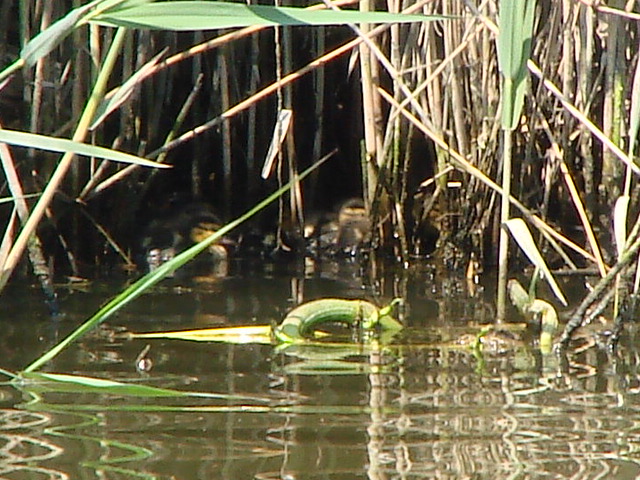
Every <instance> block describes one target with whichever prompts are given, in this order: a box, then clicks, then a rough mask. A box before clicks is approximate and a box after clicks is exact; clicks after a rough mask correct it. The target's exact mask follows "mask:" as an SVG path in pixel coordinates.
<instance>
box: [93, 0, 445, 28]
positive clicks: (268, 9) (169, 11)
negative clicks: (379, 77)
mask: <svg viewBox="0 0 640 480" xmlns="http://www.w3.org/2000/svg"><path fill="white" fill-rule="evenodd" d="M438 18H443V17H439V16H425V15H404V14H392V13H386V12H365V13H363V12H356V11H332V10H316V11H310V10H306V9H303V8H295V7H272V6H269V5H246V4H244V3H230V2H218V1H215V2H211V1H182V2H155V3H149V4H145V5H139V6H136V7H133V8H127V9H120V10H119V11H117V12H112V11H110V12H105V13H103V14H100V15H96V16H94V17H93V18H92V19H91V21H92V22H94V23H97V24H99V25H104V26H110V27H128V28H138V29H157V30H176V31H180V30H212V29H219V28H233V27H246V26H250V25H252V26H270V25H342V24H347V23H392V22H398V23H400V22H423V21H426V20H434V19H438Z"/></svg>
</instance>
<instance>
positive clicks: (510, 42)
mask: <svg viewBox="0 0 640 480" xmlns="http://www.w3.org/2000/svg"><path fill="white" fill-rule="evenodd" d="M535 8H536V2H535V0H502V1H500V5H499V13H498V27H499V28H500V32H499V33H498V64H499V68H500V72H501V73H502V75H503V80H504V83H503V98H502V128H504V129H506V130H513V129H514V128H515V127H516V125H517V124H518V120H519V119H520V112H521V111H522V105H523V103H524V94H525V91H526V84H527V78H528V70H527V61H528V60H529V56H530V55H531V43H532V35H533V20H534V13H535Z"/></svg>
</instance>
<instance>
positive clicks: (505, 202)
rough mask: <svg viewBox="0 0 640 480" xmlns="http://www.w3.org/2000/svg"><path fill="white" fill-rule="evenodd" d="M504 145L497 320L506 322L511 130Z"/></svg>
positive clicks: (507, 131) (504, 137) (504, 135)
mask: <svg viewBox="0 0 640 480" xmlns="http://www.w3.org/2000/svg"><path fill="white" fill-rule="evenodd" d="M502 132H503V139H502V140H503V145H502V147H503V148H502V196H501V202H500V239H499V244H498V296H497V300H496V320H497V321H498V322H501V321H504V319H505V315H506V309H507V279H508V274H509V264H508V260H509V234H508V232H507V230H506V228H505V225H506V222H507V221H508V220H509V196H510V195H511V140H512V139H511V136H512V135H513V133H512V131H511V130H507V129H504V130H503V131H502Z"/></svg>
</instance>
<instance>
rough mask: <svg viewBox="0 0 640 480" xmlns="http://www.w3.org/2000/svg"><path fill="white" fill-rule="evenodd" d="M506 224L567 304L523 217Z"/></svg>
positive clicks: (558, 295)
mask: <svg viewBox="0 0 640 480" xmlns="http://www.w3.org/2000/svg"><path fill="white" fill-rule="evenodd" d="M506 226H507V228H508V229H509V231H510V232H511V235H512V236H513V238H514V239H515V240H516V242H517V243H518V245H519V246H520V248H521V249H522V251H523V252H524V253H525V255H526V256H527V258H529V260H530V261H531V263H532V264H533V265H534V266H536V267H537V268H539V269H540V271H541V272H542V274H543V276H544V278H545V280H546V281H547V282H548V283H549V286H550V287H551V290H553V293H554V294H555V296H556V297H557V298H558V300H560V301H561V302H562V304H563V305H567V300H566V298H565V296H564V294H563V293H562V290H561V289H560V286H559V285H558V284H557V282H556V280H555V278H553V275H552V274H551V271H550V270H549V267H548V266H547V263H546V262H545V261H544V258H543V257H542V254H541V253H540V250H538V247H537V246H536V244H535V242H534V241H533V237H532V236H531V232H530V231H529V227H527V224H526V223H524V221H523V220H522V219H521V218H512V219H509V221H507V222H506Z"/></svg>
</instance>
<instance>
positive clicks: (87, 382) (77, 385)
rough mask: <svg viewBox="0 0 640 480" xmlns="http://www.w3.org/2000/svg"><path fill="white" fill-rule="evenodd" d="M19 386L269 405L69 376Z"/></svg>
mask: <svg viewBox="0 0 640 480" xmlns="http://www.w3.org/2000/svg"><path fill="white" fill-rule="evenodd" d="M15 382H16V385H17V386H18V387H19V388H22V389H24V390H25V391H28V392H32V393H46V392H58V393H97V394H102V395H117V396H133V397H146V398H160V397H184V398H186V397H189V398H193V397H196V398H209V399H219V400H225V401H227V400H233V401H238V402H258V403H268V402H269V399H268V398H262V397H252V396H246V395H229V394H222V393H210V392H193V391H181V390H173V389H169V388H160V387H153V386H150V385H140V384H136V383H123V382H118V381H115V380H105V379H102V378H96V377H87V376H84V375H69V374H65V373H42V372H23V373H21V374H20V376H19V377H18V378H17V379H16V380H15Z"/></svg>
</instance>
